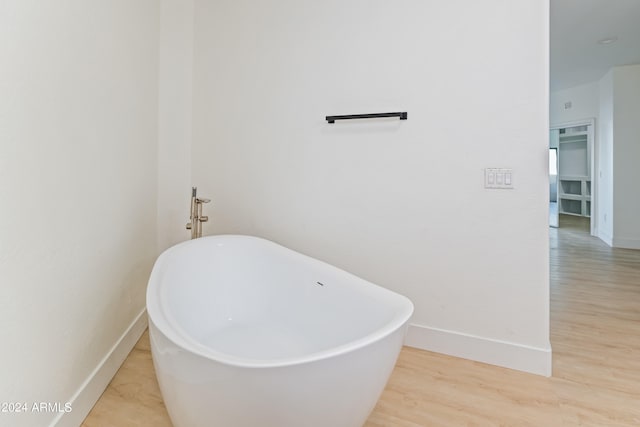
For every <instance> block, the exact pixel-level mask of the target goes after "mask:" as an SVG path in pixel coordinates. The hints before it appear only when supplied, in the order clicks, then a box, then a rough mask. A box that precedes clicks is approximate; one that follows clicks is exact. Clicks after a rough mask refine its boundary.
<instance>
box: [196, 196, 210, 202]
mask: <svg viewBox="0 0 640 427" xmlns="http://www.w3.org/2000/svg"><path fill="white" fill-rule="evenodd" d="M210 201H211V199H201V198H200V197H198V198H196V203H209V202H210Z"/></svg>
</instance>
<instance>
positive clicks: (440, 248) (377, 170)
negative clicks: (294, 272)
mask: <svg viewBox="0 0 640 427" xmlns="http://www.w3.org/2000/svg"><path fill="white" fill-rule="evenodd" d="M195 5H196V7H195V16H196V21H195V50H194V61H195V67H194V87H195V88H197V90H195V91H194V145H193V151H192V166H193V182H194V183H195V184H197V185H198V186H199V187H200V189H201V191H202V194H203V195H206V196H209V197H212V198H213V200H214V205H213V207H212V209H211V211H210V218H211V219H212V223H210V224H209V225H207V226H206V227H205V232H206V233H209V234H213V233H247V234H254V235H259V236H264V237H266V238H269V239H273V240H275V241H277V242H280V243H282V244H284V245H286V246H289V247H291V248H294V249H297V250H299V251H301V252H304V253H307V254H309V255H312V256H314V257H317V258H320V259H322V260H325V261H328V262H330V263H332V264H334V265H337V266H339V267H343V268H345V269H347V270H349V271H351V272H353V273H355V274H358V275H360V276H362V277H364V278H367V279H369V280H371V281H373V282H376V283H378V284H380V285H383V286H386V287H388V288H390V289H393V290H396V291H398V292H401V293H403V294H405V295H407V296H409V297H410V298H411V299H412V300H413V301H414V303H415V305H416V313H415V316H414V318H413V322H414V324H415V325H416V327H415V328H413V330H412V332H411V334H410V337H409V341H410V343H412V344H413V345H417V346H420V347H423V348H430V349H434V350H437V351H443V352H449V353H451V354H456V355H459V356H463V357H470V358H474V359H477V360H484V361H487V362H490V363H497V364H501V365H504V366H510V367H515V368H517V369H524V370H529V371H533V372H538V373H549V372H550V347H549V323H548V316H549V309H548V304H549V292H548V290H549V289H548V288H549V276H548V274H549V270H548V239H547V232H548V224H547V221H548V213H547V209H548V198H549V193H548V187H547V180H548V177H547V167H548V164H547V162H548V155H547V151H548V128H549V124H548V105H549V104H548V101H549V100H548V95H547V93H548V90H547V88H548V78H547V69H548V51H547V45H548V43H547V42H548V40H547V38H548V10H547V5H546V3H545V2H539V1H537V0H526V1H521V2H517V4H516V2H504V1H498V0H490V1H488V2H481V3H479V2H474V1H471V0H456V1H451V2H438V3H434V2H422V1H418V0H403V1H401V2H384V1H365V0H357V1H351V2H340V1H338V0H328V1H325V2H315V3H314V2H296V1H293V0H279V1H274V2H269V3H268V4H266V3H256V2H250V1H248V0H240V1H238V0H236V1H231V0H221V1H218V2H215V3H213V2H209V1H204V0H198V1H196V2H195ZM397 110H406V111H408V113H409V120H407V121H406V122H404V121H402V122H401V121H398V120H379V121H370V122H357V123H356V122H349V123H336V124H334V125H329V124H327V123H326V122H325V120H324V116H325V115H329V114H349V113H366V112H382V111H397ZM486 167H512V168H514V171H515V189H514V190H512V191H500V190H485V189H484V188H483V169H484V168H486Z"/></svg>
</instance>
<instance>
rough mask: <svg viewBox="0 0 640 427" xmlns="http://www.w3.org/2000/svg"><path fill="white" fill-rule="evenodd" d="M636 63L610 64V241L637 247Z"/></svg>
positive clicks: (639, 101)
mask: <svg viewBox="0 0 640 427" xmlns="http://www.w3.org/2000/svg"><path fill="white" fill-rule="evenodd" d="M639 119H640V65H627V66H620V67H614V68H613V128H614V130H613V180H614V186H613V212H614V224H613V242H614V246H617V247H626V248H632V249H640V220H639V218H640V191H639V190H638V186H639V185H640V167H638V162H639V160H640V120H639Z"/></svg>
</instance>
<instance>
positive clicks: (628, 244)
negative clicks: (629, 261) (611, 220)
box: [611, 237, 640, 249]
mask: <svg viewBox="0 0 640 427" xmlns="http://www.w3.org/2000/svg"><path fill="white" fill-rule="evenodd" d="M611 246H613V247H614V248H623V249H640V239H627V238H624V237H622V238H620V237H614V238H613V245H611Z"/></svg>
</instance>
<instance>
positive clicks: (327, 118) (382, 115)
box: [326, 111, 407, 123]
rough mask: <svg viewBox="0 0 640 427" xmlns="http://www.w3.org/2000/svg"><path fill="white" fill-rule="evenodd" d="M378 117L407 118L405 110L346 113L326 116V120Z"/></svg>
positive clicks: (333, 121) (332, 121)
mask: <svg viewBox="0 0 640 427" xmlns="http://www.w3.org/2000/svg"><path fill="white" fill-rule="evenodd" d="M380 117H399V118H400V120H407V112H406V111H403V112H398V113H372V114H347V115H344V116H327V117H326V120H327V122H329V123H335V122H336V120H351V119H377V118H380Z"/></svg>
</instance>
